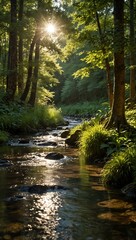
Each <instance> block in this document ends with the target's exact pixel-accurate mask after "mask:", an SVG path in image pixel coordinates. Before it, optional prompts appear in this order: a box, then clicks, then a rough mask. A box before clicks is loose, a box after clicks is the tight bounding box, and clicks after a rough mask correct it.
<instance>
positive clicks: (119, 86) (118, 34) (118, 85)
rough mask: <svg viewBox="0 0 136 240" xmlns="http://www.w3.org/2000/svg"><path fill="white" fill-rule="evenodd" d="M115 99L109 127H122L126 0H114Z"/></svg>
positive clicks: (124, 119)
mask: <svg viewBox="0 0 136 240" xmlns="http://www.w3.org/2000/svg"><path fill="white" fill-rule="evenodd" d="M114 76H115V86H114V101H113V106H112V112H111V117H110V119H109V122H108V125H107V127H108V128H109V127H112V126H115V127H117V128H118V130H119V129H120V127H121V126H123V127H124V126H125V125H127V121H126V118H125V63H124V0H114Z"/></svg>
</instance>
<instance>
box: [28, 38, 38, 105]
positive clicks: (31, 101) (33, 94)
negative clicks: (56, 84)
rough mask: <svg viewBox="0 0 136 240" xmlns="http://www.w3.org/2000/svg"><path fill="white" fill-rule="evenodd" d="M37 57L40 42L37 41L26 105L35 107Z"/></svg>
mask: <svg viewBox="0 0 136 240" xmlns="http://www.w3.org/2000/svg"><path fill="white" fill-rule="evenodd" d="M39 56H40V40H39V39H38V41H37V43H36V47H35V62H34V65H35V67H34V75H33V79H32V88H31V94H30V98H29V101H28V104H30V105H31V106H34V105H35V100H36V91H37V81H38V70H39Z"/></svg>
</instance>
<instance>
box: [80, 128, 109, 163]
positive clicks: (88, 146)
mask: <svg viewBox="0 0 136 240" xmlns="http://www.w3.org/2000/svg"><path fill="white" fill-rule="evenodd" d="M108 141H110V135H109V131H108V130H106V129H105V128H104V127H103V125H94V126H90V127H88V128H87V129H86V130H85V131H83V133H82V135H81V138H80V147H79V148H80V152H81V156H83V157H84V159H85V161H88V160H90V159H92V160H93V159H102V158H104V157H105V155H106V148H103V147H101V146H102V144H103V143H106V142H108Z"/></svg>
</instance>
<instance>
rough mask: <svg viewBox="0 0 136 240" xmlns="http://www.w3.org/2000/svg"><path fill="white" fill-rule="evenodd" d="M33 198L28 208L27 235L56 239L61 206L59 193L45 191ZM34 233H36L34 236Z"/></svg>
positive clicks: (36, 237) (35, 237)
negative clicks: (29, 220)
mask: <svg viewBox="0 0 136 240" xmlns="http://www.w3.org/2000/svg"><path fill="white" fill-rule="evenodd" d="M33 198H34V199H35V200H34V201H33V204H32V207H31V209H30V217H31V218H30V219H31V222H29V224H28V226H27V227H29V236H30V235H31V239H32V237H34V239H40V234H42V238H41V239H51V240H55V239H58V233H57V226H58V224H59V220H60V217H59V214H58V211H59V208H60V207H61V206H62V199H61V193H59V192H47V193H46V194H43V195H41V196H40V197H38V196H36V195H35V194H34V195H33ZM34 233H35V234H36V235H35V236H33V235H34Z"/></svg>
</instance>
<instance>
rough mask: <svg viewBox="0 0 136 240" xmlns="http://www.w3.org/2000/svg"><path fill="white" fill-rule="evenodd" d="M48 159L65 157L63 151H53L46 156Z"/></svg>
mask: <svg viewBox="0 0 136 240" xmlns="http://www.w3.org/2000/svg"><path fill="white" fill-rule="evenodd" d="M45 158H47V159H53V160H59V159H61V158H64V155H63V154H61V153H56V152H51V153H49V154H47V155H46V156H45Z"/></svg>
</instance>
